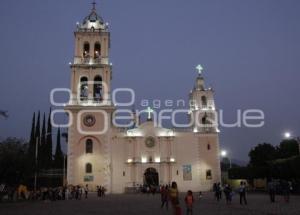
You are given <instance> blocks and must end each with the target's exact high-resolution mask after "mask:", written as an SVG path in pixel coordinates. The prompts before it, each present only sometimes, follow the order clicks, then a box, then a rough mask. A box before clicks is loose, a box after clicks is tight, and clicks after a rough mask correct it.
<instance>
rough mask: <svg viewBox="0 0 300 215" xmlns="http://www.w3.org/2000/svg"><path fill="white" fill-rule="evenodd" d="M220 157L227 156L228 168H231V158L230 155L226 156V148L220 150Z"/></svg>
mask: <svg viewBox="0 0 300 215" xmlns="http://www.w3.org/2000/svg"><path fill="white" fill-rule="evenodd" d="M221 157H222V158H227V159H228V160H229V168H231V167H232V166H231V159H230V157H228V153H227V151H226V150H221Z"/></svg>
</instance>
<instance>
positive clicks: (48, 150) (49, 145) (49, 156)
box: [45, 108, 53, 169]
mask: <svg viewBox="0 0 300 215" xmlns="http://www.w3.org/2000/svg"><path fill="white" fill-rule="evenodd" d="M47 123H48V124H47V134H46V149H45V157H46V164H45V167H46V169H50V168H51V166H52V161H53V153H52V124H51V108H50V111H49V115H48V122H47Z"/></svg>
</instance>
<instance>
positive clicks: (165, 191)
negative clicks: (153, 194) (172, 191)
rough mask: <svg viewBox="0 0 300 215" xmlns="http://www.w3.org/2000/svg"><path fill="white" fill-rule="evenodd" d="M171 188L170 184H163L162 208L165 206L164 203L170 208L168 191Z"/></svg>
mask: <svg viewBox="0 0 300 215" xmlns="http://www.w3.org/2000/svg"><path fill="white" fill-rule="evenodd" d="M168 190H169V188H168V185H166V186H162V187H161V190H160V195H161V208H163V207H164V205H166V208H167V210H168V202H169V199H168V195H169V194H168V192H169V191H168Z"/></svg>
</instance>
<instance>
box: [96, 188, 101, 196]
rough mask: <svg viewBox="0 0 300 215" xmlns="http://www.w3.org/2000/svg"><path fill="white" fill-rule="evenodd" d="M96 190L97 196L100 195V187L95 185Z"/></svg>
mask: <svg viewBox="0 0 300 215" xmlns="http://www.w3.org/2000/svg"><path fill="white" fill-rule="evenodd" d="M96 190H97V196H98V197H100V195H101V193H100V187H99V186H97V187H96Z"/></svg>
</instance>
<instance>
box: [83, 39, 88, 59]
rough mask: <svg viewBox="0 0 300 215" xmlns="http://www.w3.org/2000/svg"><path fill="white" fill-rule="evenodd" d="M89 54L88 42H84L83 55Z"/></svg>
mask: <svg viewBox="0 0 300 215" xmlns="http://www.w3.org/2000/svg"><path fill="white" fill-rule="evenodd" d="M89 55H90V44H89V43H88V42H85V43H84V44H83V57H89Z"/></svg>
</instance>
